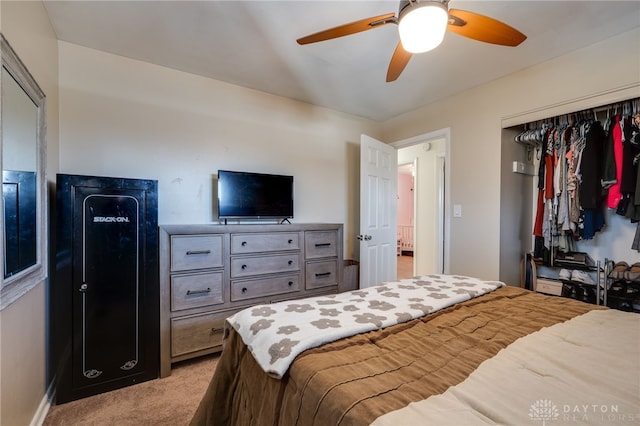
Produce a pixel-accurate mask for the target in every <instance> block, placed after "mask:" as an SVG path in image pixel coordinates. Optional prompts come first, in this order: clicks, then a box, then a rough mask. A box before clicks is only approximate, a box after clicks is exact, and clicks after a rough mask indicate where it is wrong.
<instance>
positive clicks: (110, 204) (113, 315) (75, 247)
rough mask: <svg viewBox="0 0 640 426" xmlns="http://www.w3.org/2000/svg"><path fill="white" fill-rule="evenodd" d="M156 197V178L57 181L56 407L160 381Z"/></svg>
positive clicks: (53, 303)
mask: <svg viewBox="0 0 640 426" xmlns="http://www.w3.org/2000/svg"><path fill="white" fill-rule="evenodd" d="M157 192H158V191H157V181H154V180H142V179H124V178H106V177H95V176H79V175H63V174H59V175H58V176H57V186H56V206H55V216H56V218H55V226H56V228H55V229H56V235H55V237H56V240H57V241H56V247H57V252H56V258H55V262H56V268H55V269H56V270H55V276H54V280H53V283H52V287H51V291H50V301H51V305H50V318H51V324H52V353H53V354H54V359H53V365H54V368H56V375H57V387H56V402H57V403H64V402H68V401H72V400H75V399H79V398H83V397H86V396H90V395H95V394H98V393H102V392H106V391H109V390H113V389H117V388H121V387H124V386H128V385H132V384H134V383H138V382H142V381H146V380H151V379H154V378H157V377H158V371H159V284H158V218H157V216H158V215H157V212H158V195H157Z"/></svg>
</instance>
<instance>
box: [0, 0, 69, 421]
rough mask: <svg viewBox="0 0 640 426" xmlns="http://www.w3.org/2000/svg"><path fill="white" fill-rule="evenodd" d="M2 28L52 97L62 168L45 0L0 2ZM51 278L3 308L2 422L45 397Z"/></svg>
mask: <svg viewBox="0 0 640 426" xmlns="http://www.w3.org/2000/svg"><path fill="white" fill-rule="evenodd" d="M0 9H1V10H2V12H1V17H2V18H1V19H2V24H1V28H2V33H3V34H4V35H5V37H6V38H7V40H8V41H9V43H10V44H11V46H12V47H13V49H14V50H15V51H16V53H17V54H18V56H19V57H20V59H21V60H22V62H24V64H25V65H26V66H27V68H28V69H29V71H30V72H31V74H32V75H33V77H34V78H35V80H36V81H37V82H38V84H39V85H40V87H41V88H42V90H43V91H44V93H45V95H46V97H47V127H48V129H47V151H48V152H47V178H48V180H49V181H51V180H53V179H55V174H56V172H57V170H58V47H57V40H56V37H55V33H54V32H53V28H52V26H51V23H50V22H49V18H48V15H47V14H46V11H45V9H44V6H43V5H42V3H41V2H31V1H28V2H27V1H18V2H11V1H6V0H3V1H2V2H0ZM46 286H47V282H43V283H40V284H38V285H37V286H36V287H35V288H33V289H32V290H31V291H29V292H28V293H27V294H25V295H24V296H23V297H22V298H20V299H18V300H17V301H16V302H14V303H13V304H11V305H9V306H8V307H7V308H5V309H4V310H2V311H1V312H0V424H2V425H26V424H29V423H30V422H31V420H32V419H33V418H34V416H35V415H36V413H37V411H38V407H39V405H40V403H41V402H42V401H43V398H44V396H45V392H46V388H47V383H46V382H47V379H46V374H47V373H46V362H47V361H46V340H47V337H46V294H47V288H46Z"/></svg>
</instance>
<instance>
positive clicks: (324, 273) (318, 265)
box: [305, 260, 338, 289]
mask: <svg viewBox="0 0 640 426" xmlns="http://www.w3.org/2000/svg"><path fill="white" fill-rule="evenodd" d="M337 284H338V261H337V260H325V261H321V262H307V272H306V281H305V287H306V288H307V289H310V288H318V287H326V286H330V285H337Z"/></svg>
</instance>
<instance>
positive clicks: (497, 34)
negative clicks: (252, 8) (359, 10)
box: [297, 0, 527, 82]
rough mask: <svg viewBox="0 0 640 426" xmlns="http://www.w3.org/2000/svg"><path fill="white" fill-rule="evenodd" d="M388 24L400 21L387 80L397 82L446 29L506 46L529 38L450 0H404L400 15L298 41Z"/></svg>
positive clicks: (374, 19)
mask: <svg viewBox="0 0 640 426" xmlns="http://www.w3.org/2000/svg"><path fill="white" fill-rule="evenodd" d="M386 24H398V32H399V34H400V42H398V46H397V47H396V50H395V51H394V53H393V56H392V57H391V62H390V63H389V68H388V70H387V82H391V81H395V80H396V79H397V78H398V77H399V76H400V74H401V73H402V71H403V70H404V68H405V67H406V66H407V63H408V62H409V59H411V55H413V54H414V53H422V52H426V51H429V50H431V49H433V48H435V47H437V46H438V45H439V44H440V43H441V42H442V39H443V38H444V34H445V32H446V30H449V31H451V32H454V33H456V34H459V35H461V36H464V37H468V38H471V39H474V40H478V41H483V42H486V43H492V44H499V45H502V46H517V45H519V44H520V43H522V42H523V41H524V40H525V39H526V38H527V36H525V35H524V34H522V33H521V32H520V31H518V30H516V29H515V28H512V27H510V26H509V25H507V24H505V23H502V22H500V21H498V20H496V19H493V18H489V17H488V16H484V15H480V14H478V13H474V12H469V11H466V10H461V9H449V0H442V1H437V0H401V1H400V7H399V9H398V15H397V16H396V15H395V14H394V13H386V14H384V15H379V16H373V17H371V18H366V19H361V20H359V21H355V22H351V23H349V24H345V25H340V26H338V27H334V28H330V29H328V30H324V31H320V32H317V33H314V34H310V35H308V36H306V37H301V38H299V39H298V40H297V41H298V44H309V43H316V42H318V41H324V40H330V39H332V38H338V37H344V36H347V35H350V34H355V33H359V32H362V31H367V30H371V29H374V28H378V27H381V26H383V25H386Z"/></svg>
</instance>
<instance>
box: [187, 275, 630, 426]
mask: <svg viewBox="0 0 640 426" xmlns="http://www.w3.org/2000/svg"><path fill="white" fill-rule="evenodd" d="M387 285H389V284H387ZM603 309H604V308H602V307H598V306H595V305H590V304H586V303H583V302H579V301H576V300H572V299H566V298H559V297H553V296H546V295H542V294H539V293H535V292H531V291H527V290H524V289H521V288H516V287H510V286H502V287H498V288H497V289H495V290H493V291H490V292H488V293H486V294H483V295H477V296H475V297H472V298H471V299H469V300H465V301H461V302H459V303H456V304H454V305H452V306H449V307H445V308H442V309H440V310H438V311H436V312H432V313H428V314H426V315H424V316H421V317H418V318H415V319H412V320H410V321H407V322H403V323H399V324H397V325H392V326H388V327H384V328H380V329H375V330H371V331H368V332H363V333H359V334H356V335H354V336H350V337H343V338H340V339H338V340H335V341H331V342H328V343H324V344H322V345H320V346H317V347H314V348H310V349H307V350H305V351H304V352H302V353H301V354H299V355H298V356H297V357H295V359H294V360H293V362H292V364H291V365H290V366H289V367H288V369H287V371H286V373H284V374H283V375H282V377H281V378H275V377H273V376H272V375H270V374H267V372H265V370H264V369H263V368H262V367H261V366H260V365H259V364H258V362H257V361H256V359H255V358H254V356H253V355H252V350H250V348H249V347H248V346H247V345H246V344H245V343H244V342H243V340H242V338H241V336H240V334H239V333H238V332H237V331H236V330H235V329H234V328H233V327H229V328H228V335H227V337H226V339H225V344H224V350H223V352H222V354H221V357H220V360H219V362H218V364H217V368H216V371H215V373H214V376H213V378H212V380H211V382H210V385H209V387H208V389H207V391H206V394H205V395H204V396H203V398H202V401H201V403H200V405H199V407H198V409H197V411H196V413H195V415H194V417H193V419H192V421H191V424H192V425H213V424H215V425H224V424H227V425H287V426H289V425H332V426H333V425H368V424H372V423H374V422H376V421H377V422H382V423H379V424H399V423H401V424H413V423H415V420H416V418H415V417H411V414H407V411H404V413H403V411H402V410H414V408H415V404H416V403H420V402H425V401H429V399H430V398H432V397H438V396H445V395H447V391H449V392H451V391H453V389H456V387H457V386H459V385H460V386H462V384H463V382H465V381H466V380H467V379H469V378H471V377H472V375H473V373H474V372H476V371H482V370H481V369H480V368H479V367H480V366H481V365H482V364H483V363H484V362H485V361H488V360H491V359H492V358H495V357H496V356H497V355H498V354H499V353H500V352H501V351H503V350H504V349H505V348H508V347H509V346H510V345H512V344H514V342H516V341H518V340H519V339H522V338H525V337H527V336H531V335H535V334H536V333H537V332H539V331H540V330H542V329H544V328H551V327H553V326H554V325H556V324H562V323H565V322H567V321H568V320H571V319H572V318H578V317H581V316H584V315H585V314H587V313H588V312H591V311H602V310H603ZM627 315H634V314H628V313H625V314H624V315H623V317H625V318H629V317H628V316H627ZM637 318H640V317H637V316H635V317H634V319H633V320H631V321H632V322H631V324H636V325H637V326H638V327H640V323H639V322H637ZM599 321H600V322H601V323H602V324H603V327H604V330H605V331H604V334H605V335H608V334H609V333H607V331H606V328H607V327H615V326H613V324H614V323H611V324H612V325H608V321H607V320H599ZM633 321H636V322H635V323H634V322H633ZM630 327H631V329H633V327H634V325H631V326H630ZM578 328H579V329H580V328H581V329H582V330H585V329H586V328H588V326H587V325H580V324H579V325H578ZM624 330H626V332H624V331H623V332H621V333H618V337H617V338H618V339H621V340H626V341H627V343H629V344H630V345H631V346H632V349H633V345H634V344H635V346H636V349H637V343H634V342H637V341H638V335H637V333H636V334H635V336H633V335H631V336H630V335H629V333H630V332H629V331H628V330H629V326H627V328H625V329H624ZM638 330H640V328H638ZM583 332H584V331H583ZM571 333H575V331H570V332H569V334H571ZM631 334H633V333H631ZM633 339H635V340H633ZM609 344H617V343H616V342H613V343H611V342H609ZM533 346H534V347H537V346H539V345H536V344H534V345H533ZM574 346H576V347H578V348H577V349H580V348H579V346H580V345H577V344H576V345H574ZM529 348H530V346H529ZM541 349H544V347H542V348H541ZM586 349H588V350H589V351H591V352H594V351H595V354H594V353H591V354H590V355H588V356H589V357H596V359H603V360H604V359H606V358H605V357H604V354H606V353H611V352H612V349H611V348H610V347H597V348H591V347H590V348H585V350H586ZM527 350H529V349H525V352H526V351H527ZM557 351H558V349H557V347H553V346H551V345H550V346H549V348H548V350H547V351H546V352H547V358H546V359H547V360H548V359H552V360H553V359H554V357H558V358H561V357H563V355H562V353H557ZM614 353H615V352H614ZM632 354H633V351H631V352H630V353H629V354H625V353H617V356H618V357H622V358H625V359H627V358H628V364H629V365H630V366H631V367H629V366H628V365H627V368H628V369H627V371H625V372H624V374H625V375H626V377H627V378H628V379H629V380H630V383H631V389H632V390H633V389H635V388H633V386H634V384H635V385H637V384H638V383H640V380H638V379H640V376H639V374H640V373H638V371H639V370H638V358H635V360H634V359H631V357H632ZM575 356H581V357H584V356H586V355H576V354H572V355H571V357H575ZM601 356H602V358H600V357H601ZM525 358H526V357H525ZM533 358H536V357H535V356H534V355H532V359H533ZM497 359H499V358H497ZM525 361H526V359H525ZM572 365H573V364H572V363H570V362H568V363H566V364H565V367H563V368H562V369H564V370H567V371H568V374H570V373H571V369H572V367H571V366H572ZM505 374H507V376H510V375H511V373H505ZM489 375H490V376H491V375H494V373H490V374H489ZM495 377H500V375H495ZM586 377H587V383H590V382H588V377H589V376H588V375H587V376H586ZM598 380H602V377H599V378H598V379H597V380H596V379H595V378H594V382H593V383H590V385H591V386H592V388H593V389H597V387H598ZM500 384H501V383H500V379H498V380H497V381H496V385H497V386H500ZM474 388H475V389H477V388H480V389H482V386H479V387H478V386H475V387H474ZM607 389H609V388H607ZM524 391H526V386H525V389H524V390H518V391H517V392H520V394H518V395H520V397H521V398H522V396H521V393H522V392H524ZM585 392H587V393H588V392H589V389H587V390H586V391H585ZM480 394H481V395H480V396H482V394H483V392H482V391H481V392H480ZM510 394H513V393H510V391H509V392H507V395H506V397H508V396H509V395H510ZM638 394H640V393H636V395H635V398H636V399H635V400H634V397H630V398H629V397H627V399H625V401H627V400H630V401H631V403H632V404H631V406H629V404H627V405H625V407H626V408H624V410H627V411H628V413H627V414H628V415H632V414H633V413H632V412H631V411H633V410H634V409H635V408H634V407H635V406H634V405H633V403H635V402H637V395H638ZM553 395H556V394H553ZM506 397H505V398H506ZM556 397H557V395H556ZM447 398H448V399H446V400H445V402H442V401H440V402H438V401H435V402H429V404H432V403H435V404H436V405H442V404H444V405H447V404H450V401H451V399H450V397H447ZM501 398H502V397H501ZM550 398H551V393H549V398H545V395H544V394H537V395H528V396H526V397H525V399H524V401H525V402H527V401H530V404H529V405H528V406H526V407H525V408H526V410H524V411H525V412H522V413H521V415H522V416H523V417H522V421H518V422H516V423H528V422H530V421H531V420H532V418H531V417H530V416H529V414H530V413H529V411H528V410H529V409H530V408H532V407H533V408H536V407H535V404H536V403H538V402H539V401H543V402H542V403H541V404H543V403H544V401H547V402H548V401H549V400H550ZM454 399H455V398H454ZM466 402H467V403H469V401H466ZM579 402H580V401H578V402H576V404H578V403H579ZM582 402H583V403H585V404H586V403H592V401H586V400H585V401H582ZM503 403H504V402H503ZM470 404H471V406H472V407H473V406H475V403H474V402H470ZM506 404H507V405H509V401H508V400H507V401H506ZM558 404H560V401H559V400H558ZM611 404H614V402H611ZM497 407H499V405H497ZM557 407H560V411H562V409H564V406H562V405H557V406H556V409H558V408H557ZM538 408H539V407H538ZM618 408H619V407H618ZM453 409H454V412H465V413H466V414H469V412H470V411H469V408H468V407H465V408H461V407H460V406H455V405H454V406H453ZM427 411H433V409H432V408H428V409H427ZM497 411H500V410H499V409H498V410H497ZM394 413H395V414H394ZM397 413H399V414H397ZM385 415H399V416H400V417H398V418H393V419H391V420H389V419H388V418H387V419H385V417H384V416H385ZM444 415H445V416H449V414H444ZM484 415H485V414H481V415H478V414H477V413H474V414H472V415H471V418H472V419H473V420H472V421H471V423H475V420H478V419H480V418H481V417H482V416H484ZM490 415H491V414H489V415H488V416H487V417H486V418H482V421H484V422H486V424H492V422H495V420H493V419H492V418H491V417H490ZM638 415H640V410H639V411H638ZM418 418H421V414H418ZM451 418H452V419H455V417H453V416H452V417H451ZM398 419H404V420H398ZM465 419H467V418H466V417H465V418H462V417H461V418H459V419H455V420H454V422H453V423H451V424H459V423H460V422H462V421H463V420H465ZM542 420H544V418H542ZM547 420H551V418H548V419H547ZM553 420H557V419H556V418H554V419H553ZM478 423H480V421H479V420H478ZM421 424H425V423H421ZM480 424H481V423H480ZM503 424H504V423H503Z"/></svg>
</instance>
